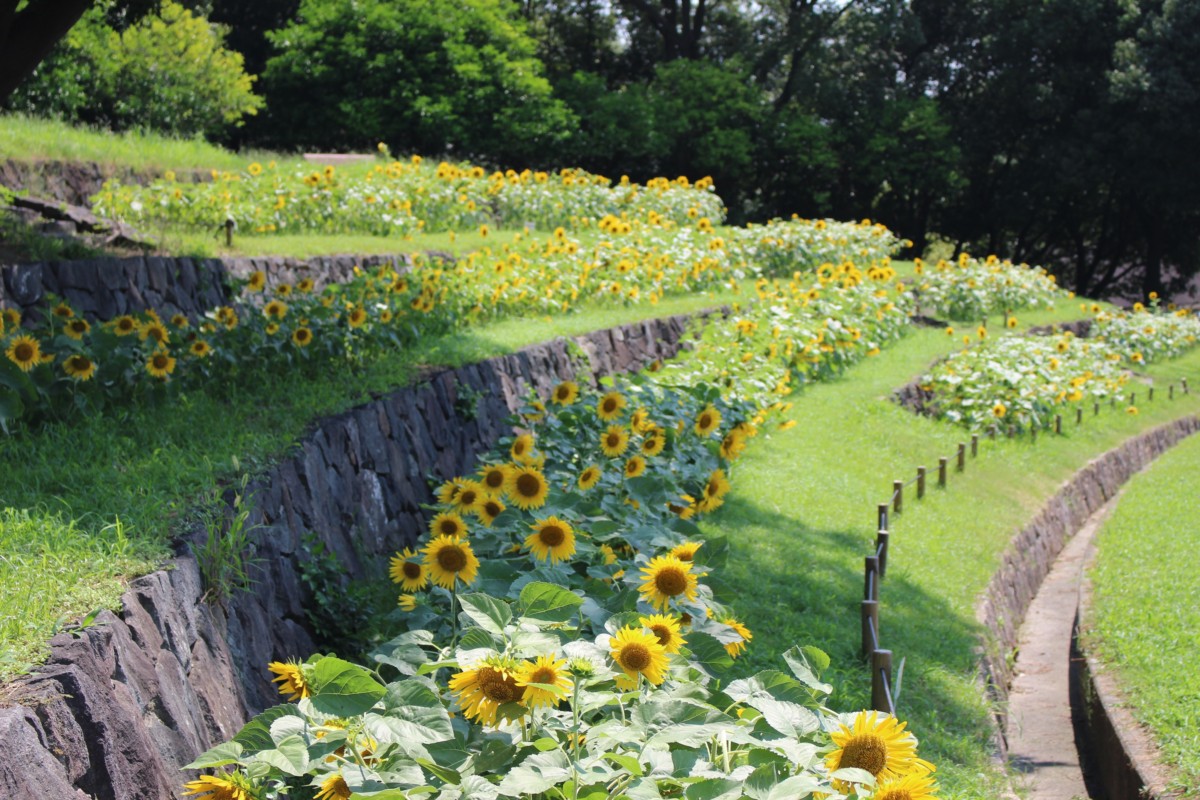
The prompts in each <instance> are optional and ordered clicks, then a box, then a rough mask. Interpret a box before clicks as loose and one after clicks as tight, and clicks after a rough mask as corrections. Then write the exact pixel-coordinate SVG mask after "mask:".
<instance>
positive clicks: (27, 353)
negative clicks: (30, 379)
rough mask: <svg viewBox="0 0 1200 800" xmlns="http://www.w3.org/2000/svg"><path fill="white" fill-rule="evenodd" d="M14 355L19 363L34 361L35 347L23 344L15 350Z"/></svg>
mask: <svg viewBox="0 0 1200 800" xmlns="http://www.w3.org/2000/svg"><path fill="white" fill-rule="evenodd" d="M13 355H15V356H16V357H17V361H32V360H33V345H30V344H27V343H25V342H21V343H20V344H19V345H17V346H16V349H15V350H13Z"/></svg>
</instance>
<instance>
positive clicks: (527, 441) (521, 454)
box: [508, 433, 533, 464]
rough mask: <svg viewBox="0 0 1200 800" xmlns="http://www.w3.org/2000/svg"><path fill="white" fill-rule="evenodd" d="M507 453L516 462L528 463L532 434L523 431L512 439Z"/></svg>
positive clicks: (531, 453)
mask: <svg viewBox="0 0 1200 800" xmlns="http://www.w3.org/2000/svg"><path fill="white" fill-rule="evenodd" d="M508 453H509V455H510V456H512V460H513V461H515V462H517V463H518V464H524V463H528V461H529V457H530V456H532V455H533V435H532V434H529V433H523V434H521V435H520V436H518V437H517V438H516V439H513V443H512V447H510V448H509V450H508Z"/></svg>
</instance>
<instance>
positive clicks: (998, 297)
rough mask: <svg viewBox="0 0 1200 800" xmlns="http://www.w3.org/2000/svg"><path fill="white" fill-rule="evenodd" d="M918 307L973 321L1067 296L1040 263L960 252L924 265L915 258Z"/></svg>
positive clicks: (1041, 305) (1047, 305)
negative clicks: (949, 257) (952, 258)
mask: <svg viewBox="0 0 1200 800" xmlns="http://www.w3.org/2000/svg"><path fill="white" fill-rule="evenodd" d="M915 263H916V271H917V276H918V281H919V283H918V284H917V285H916V287H915V288H916V289H917V291H918V292H919V294H920V301H921V305H922V307H923V308H924V309H925V310H926V311H928V312H929V313H930V314H933V315H935V316H942V317H947V318H949V319H953V320H977V319H982V318H984V317H986V316H987V315H988V314H993V313H997V312H1012V311H1015V310H1018V309H1022V308H1054V304H1055V302H1056V301H1057V300H1060V299H1063V298H1067V297H1070V296H1072V295H1070V294H1069V293H1068V292H1065V291H1063V290H1062V289H1060V288H1059V287H1058V284H1057V283H1055V279H1054V276H1053V275H1051V274H1049V273H1048V272H1046V270H1045V269H1044V268H1043V267H1031V266H1029V265H1027V264H1013V263H1012V262H1011V261H1008V260H1001V259H999V258H997V257H996V256H994V255H993V256H988V257H987V258H985V259H983V260H980V259H977V258H972V257H971V256H970V255H968V254H967V253H962V254H961V255H959V257H958V258H957V259H956V260H954V261H945V260H941V261H938V262H937V263H936V264H934V265H932V266H930V265H929V264H926V263H924V262H922V261H921V260H920V259H916V260H915Z"/></svg>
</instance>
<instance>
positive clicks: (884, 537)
mask: <svg viewBox="0 0 1200 800" xmlns="http://www.w3.org/2000/svg"><path fill="white" fill-rule="evenodd" d="M890 535H891V534H889V533H888V532H887V531H885V530H880V531H879V532H878V533H876V534H875V555H876V557H878V558H879V577H881V578H882V577H885V576H886V575H887V556H888V537H889V536H890Z"/></svg>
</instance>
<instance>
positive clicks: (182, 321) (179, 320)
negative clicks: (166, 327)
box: [171, 314, 190, 328]
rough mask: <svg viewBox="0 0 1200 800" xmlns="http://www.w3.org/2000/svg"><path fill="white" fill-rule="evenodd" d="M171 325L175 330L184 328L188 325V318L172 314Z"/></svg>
mask: <svg viewBox="0 0 1200 800" xmlns="http://www.w3.org/2000/svg"><path fill="white" fill-rule="evenodd" d="M171 324H172V325H173V326H175V327H176V328H186V327H188V325H189V324H190V323H188V318H187V317H185V316H184V315H183V314H172V315H171Z"/></svg>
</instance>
